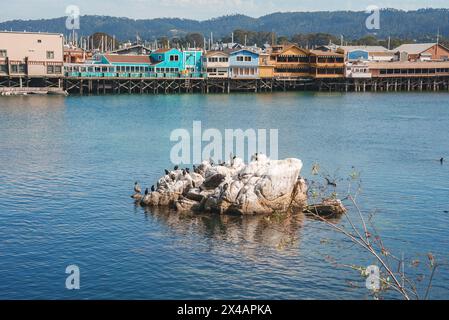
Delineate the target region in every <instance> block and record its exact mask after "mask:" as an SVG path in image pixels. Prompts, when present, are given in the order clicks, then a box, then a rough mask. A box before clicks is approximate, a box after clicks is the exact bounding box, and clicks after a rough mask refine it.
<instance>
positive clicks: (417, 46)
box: [395, 43, 436, 54]
mask: <svg viewBox="0 0 449 320" xmlns="http://www.w3.org/2000/svg"><path fill="white" fill-rule="evenodd" d="M435 45H436V43H410V44H403V45H402V46H399V47H397V48H396V49H395V51H396V52H398V51H400V52H407V53H408V54H420V53H421V52H424V51H426V50H428V49H430V48H432V47H433V46H435Z"/></svg>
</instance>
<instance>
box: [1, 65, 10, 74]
mask: <svg viewBox="0 0 449 320" xmlns="http://www.w3.org/2000/svg"><path fill="white" fill-rule="evenodd" d="M0 73H8V65H7V64H0Z"/></svg>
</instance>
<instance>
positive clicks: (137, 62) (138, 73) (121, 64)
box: [98, 54, 155, 78]
mask: <svg viewBox="0 0 449 320" xmlns="http://www.w3.org/2000/svg"><path fill="white" fill-rule="evenodd" d="M98 64H101V65H104V66H106V65H110V66H113V68H109V70H108V71H109V72H114V73H116V74H117V76H119V77H135V78H139V77H151V76H153V75H154V73H155V70H154V65H153V63H152V62H151V59H150V57H149V56H143V55H118V54H104V55H102V56H101V58H100V60H99V62H98ZM105 76H108V75H107V74H105Z"/></svg>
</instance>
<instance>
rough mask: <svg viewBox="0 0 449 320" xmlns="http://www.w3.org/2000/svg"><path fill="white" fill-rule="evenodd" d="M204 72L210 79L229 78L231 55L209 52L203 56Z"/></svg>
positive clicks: (221, 52)
mask: <svg viewBox="0 0 449 320" xmlns="http://www.w3.org/2000/svg"><path fill="white" fill-rule="evenodd" d="M203 72H205V73H207V77H208V78H227V77H228V76H229V54H227V53H226V52H223V51H209V52H207V53H206V54H205V55H204V56H203Z"/></svg>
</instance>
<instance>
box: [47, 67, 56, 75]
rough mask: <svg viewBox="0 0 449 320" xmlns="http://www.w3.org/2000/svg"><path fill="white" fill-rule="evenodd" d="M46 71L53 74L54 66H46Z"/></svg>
mask: <svg viewBox="0 0 449 320" xmlns="http://www.w3.org/2000/svg"><path fill="white" fill-rule="evenodd" d="M47 73H48V74H53V73H55V68H54V67H53V66H47Z"/></svg>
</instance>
